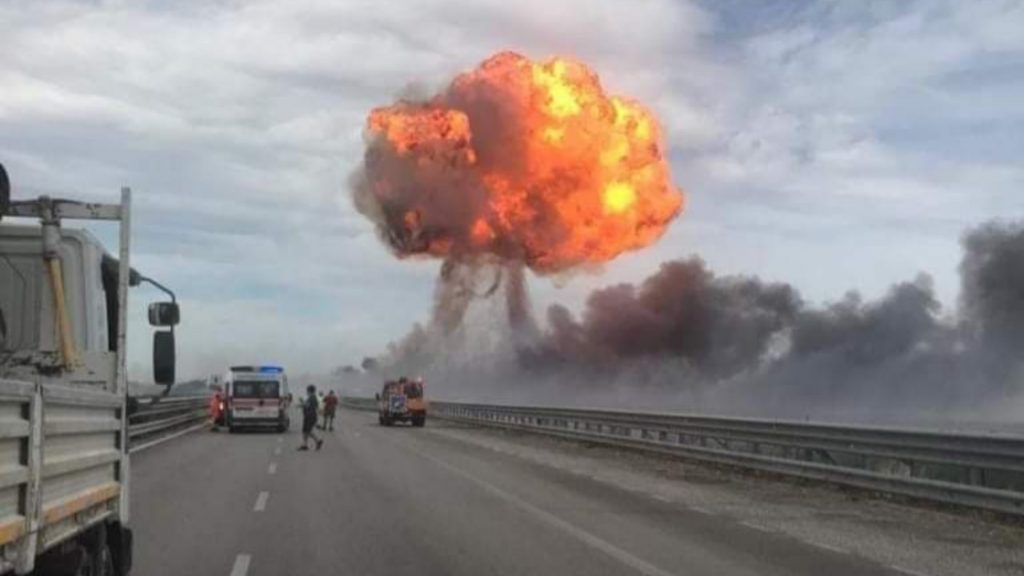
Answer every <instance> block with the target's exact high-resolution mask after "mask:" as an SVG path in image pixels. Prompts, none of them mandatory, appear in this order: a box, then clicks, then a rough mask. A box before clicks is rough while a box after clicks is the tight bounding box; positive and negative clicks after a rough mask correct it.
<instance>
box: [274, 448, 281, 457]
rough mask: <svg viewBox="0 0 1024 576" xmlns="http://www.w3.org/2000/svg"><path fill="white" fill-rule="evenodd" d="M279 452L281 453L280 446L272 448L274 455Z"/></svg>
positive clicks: (277, 454)
mask: <svg viewBox="0 0 1024 576" xmlns="http://www.w3.org/2000/svg"><path fill="white" fill-rule="evenodd" d="M280 454H281V447H280V446H278V447H277V448H274V455H275V456H279V455H280Z"/></svg>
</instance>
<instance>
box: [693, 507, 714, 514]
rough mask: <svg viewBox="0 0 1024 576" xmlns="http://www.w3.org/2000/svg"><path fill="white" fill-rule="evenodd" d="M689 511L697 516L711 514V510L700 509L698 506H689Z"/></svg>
mask: <svg viewBox="0 0 1024 576" xmlns="http://www.w3.org/2000/svg"><path fill="white" fill-rule="evenodd" d="M690 510H693V511H694V512H697V513H699V514H708V515H710V514H712V512H711V510H708V509H707V508H702V507H700V506H690Z"/></svg>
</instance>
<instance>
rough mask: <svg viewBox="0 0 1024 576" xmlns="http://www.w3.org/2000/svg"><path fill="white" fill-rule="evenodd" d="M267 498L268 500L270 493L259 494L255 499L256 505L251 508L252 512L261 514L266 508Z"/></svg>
mask: <svg viewBox="0 0 1024 576" xmlns="http://www.w3.org/2000/svg"><path fill="white" fill-rule="evenodd" d="M268 498H270V492H260V495H259V496H257V497H256V505H255V506H253V507H252V511H253V512H263V511H264V510H265V509H266V508H267V499H268Z"/></svg>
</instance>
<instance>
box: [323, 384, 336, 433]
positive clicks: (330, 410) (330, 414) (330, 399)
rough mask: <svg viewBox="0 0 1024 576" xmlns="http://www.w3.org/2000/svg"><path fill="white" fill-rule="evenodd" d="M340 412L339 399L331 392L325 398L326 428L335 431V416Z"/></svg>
mask: <svg viewBox="0 0 1024 576" xmlns="http://www.w3.org/2000/svg"><path fill="white" fill-rule="evenodd" d="M337 410H338V397H337V395H335V394H334V390H331V391H330V393H328V394H327V397H326V398H324V428H326V429H328V430H334V414H335V412H337Z"/></svg>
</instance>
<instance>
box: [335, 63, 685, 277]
mask: <svg viewBox="0 0 1024 576" xmlns="http://www.w3.org/2000/svg"><path fill="white" fill-rule="evenodd" d="M366 134H367V152H366V156H365V159H364V166H363V171H362V174H361V178H360V180H359V181H358V184H357V187H356V191H355V193H356V205H357V207H359V209H360V210H361V211H362V212H363V213H364V214H366V215H368V216H370V217H371V218H373V219H374V220H375V221H376V223H377V225H378V228H379V229H380V231H381V234H382V236H383V237H384V238H385V240H386V241H387V242H388V244H389V245H390V246H391V247H392V248H393V249H394V251H395V252H396V253H397V254H398V255H400V256H411V255H431V256H437V257H444V258H449V257H454V258H461V257H472V256H475V255H483V254H491V255H495V256H498V257H499V258H501V259H506V260H517V261H522V262H524V263H525V264H526V265H527V266H529V267H530V268H531V269H533V270H534V271H536V272H540V273H548V272H555V271H560V270H565V269H569V268H572V267H574V266H578V265H581V264H587V263H600V262H606V261H608V260H611V259H612V258H615V257H616V256H618V255H619V254H621V253H623V252H625V251H627V250H635V249H638V248H642V247H644V246H647V245H649V244H651V243H652V242H654V241H655V240H657V239H658V238H659V237H660V236H661V235H662V233H664V231H665V229H666V227H667V226H668V223H669V222H671V221H672V219H674V218H675V217H676V216H677V215H678V214H679V213H680V211H681V210H682V206H683V194H682V191H681V190H679V189H678V188H677V187H676V186H674V185H673V183H672V180H671V175H670V170H669V166H668V163H667V161H666V160H665V155H664V143H663V141H662V135H661V128H660V126H659V124H658V122H657V121H656V120H655V119H654V117H653V116H652V115H651V113H650V112H649V111H648V110H647V109H645V108H644V107H643V106H641V105H640V104H639V103H637V102H635V101H632V100H629V99H627V98H621V97H617V96H609V95H607V94H605V92H604V90H603V89H602V87H601V84H600V81H599V80H598V77H597V75H596V74H595V73H594V72H593V71H591V70H590V69H589V68H587V67H586V66H585V65H583V64H582V63H580V62H577V61H574V60H571V59H566V58H553V59H550V60H547V61H544V62H533V61H531V60H529V59H527V58H525V57H523V56H520V55H518V54H514V53H511V52H504V53H500V54H497V55H495V56H493V57H491V58H490V59H488V60H486V61H485V62H483V63H482V64H481V65H480V66H479V67H477V68H476V69H475V70H472V71H470V72H466V73H464V74H461V75H459V76H458V77H456V78H455V79H454V80H453V81H452V82H451V84H450V85H449V87H448V88H447V89H446V90H445V91H444V92H442V93H441V94H439V95H437V96H435V97H434V98H432V99H430V100H429V101H426V102H409V101H402V102H398V103H396V104H393V105H391V106H387V107H383V108H377V109H375V110H373V111H372V112H371V113H370V117H369V119H368V121H367V132H366Z"/></svg>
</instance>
